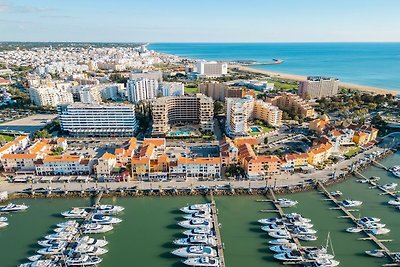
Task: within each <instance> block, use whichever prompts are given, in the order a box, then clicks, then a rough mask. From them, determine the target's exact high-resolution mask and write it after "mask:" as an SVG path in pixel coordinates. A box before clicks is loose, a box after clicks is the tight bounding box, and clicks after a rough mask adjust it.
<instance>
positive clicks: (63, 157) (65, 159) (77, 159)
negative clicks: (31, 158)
mask: <svg viewBox="0 0 400 267" xmlns="http://www.w3.org/2000/svg"><path fill="white" fill-rule="evenodd" d="M80 160H81V156H71V155H61V156H45V157H44V159H43V162H45V163H46V162H80Z"/></svg>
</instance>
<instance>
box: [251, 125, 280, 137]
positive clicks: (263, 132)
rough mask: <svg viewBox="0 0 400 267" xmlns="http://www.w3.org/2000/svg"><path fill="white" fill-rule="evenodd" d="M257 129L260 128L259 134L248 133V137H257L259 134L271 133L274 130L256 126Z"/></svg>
mask: <svg viewBox="0 0 400 267" xmlns="http://www.w3.org/2000/svg"><path fill="white" fill-rule="evenodd" d="M257 127H259V128H262V131H261V132H249V135H250V136H255V135H259V134H265V133H269V132H272V131H273V130H274V128H269V127H267V126H260V125H257Z"/></svg>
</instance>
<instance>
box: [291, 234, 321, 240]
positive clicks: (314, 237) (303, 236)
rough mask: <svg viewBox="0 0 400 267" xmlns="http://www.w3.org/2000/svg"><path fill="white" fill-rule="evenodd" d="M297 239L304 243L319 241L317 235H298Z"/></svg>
mask: <svg viewBox="0 0 400 267" xmlns="http://www.w3.org/2000/svg"><path fill="white" fill-rule="evenodd" d="M296 237H297V239H299V240H303V241H315V240H317V239H318V238H317V236H316V235H297V236H296Z"/></svg>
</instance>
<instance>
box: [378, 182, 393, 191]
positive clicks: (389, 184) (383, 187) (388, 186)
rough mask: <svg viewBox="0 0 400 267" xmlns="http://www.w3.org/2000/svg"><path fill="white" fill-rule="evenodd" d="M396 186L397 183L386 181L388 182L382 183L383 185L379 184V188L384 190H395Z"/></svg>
mask: <svg viewBox="0 0 400 267" xmlns="http://www.w3.org/2000/svg"><path fill="white" fill-rule="evenodd" d="M396 187H397V184H396V183H388V184H384V185H381V186H380V188H381V189H382V190H386V191H389V190H395V189H396Z"/></svg>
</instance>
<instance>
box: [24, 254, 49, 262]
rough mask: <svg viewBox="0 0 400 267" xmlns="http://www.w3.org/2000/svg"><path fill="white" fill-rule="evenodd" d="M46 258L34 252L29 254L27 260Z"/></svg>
mask: <svg viewBox="0 0 400 267" xmlns="http://www.w3.org/2000/svg"><path fill="white" fill-rule="evenodd" d="M45 258H46V256H44V255H42V254H36V255H33V256H29V257H28V260H29V261H38V260H44V259H45Z"/></svg>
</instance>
